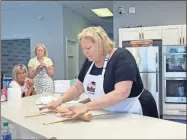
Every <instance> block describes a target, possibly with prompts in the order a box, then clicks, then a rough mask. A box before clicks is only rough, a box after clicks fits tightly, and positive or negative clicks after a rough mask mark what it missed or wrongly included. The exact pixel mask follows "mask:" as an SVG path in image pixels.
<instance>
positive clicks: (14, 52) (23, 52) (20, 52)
mask: <svg viewBox="0 0 187 140" xmlns="http://www.w3.org/2000/svg"><path fill="white" fill-rule="evenodd" d="M1 55H2V56H1V67H2V71H3V74H4V76H5V77H11V76H12V68H13V66H14V65H16V64H25V65H26V66H27V64H28V62H29V60H30V58H31V56H30V39H12V40H1Z"/></svg>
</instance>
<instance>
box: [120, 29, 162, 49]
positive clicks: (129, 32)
mask: <svg viewBox="0 0 187 140" xmlns="http://www.w3.org/2000/svg"><path fill="white" fill-rule="evenodd" d="M161 31H162V30H161V28H160V27H159V26H157V27H140V28H121V29H119V47H122V41H131V40H145V39H161V38H162V33H161Z"/></svg>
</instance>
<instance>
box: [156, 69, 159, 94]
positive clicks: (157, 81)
mask: <svg viewBox="0 0 187 140" xmlns="http://www.w3.org/2000/svg"><path fill="white" fill-rule="evenodd" d="M158 78H159V76H158V73H156V93H158V86H159V79H158Z"/></svg>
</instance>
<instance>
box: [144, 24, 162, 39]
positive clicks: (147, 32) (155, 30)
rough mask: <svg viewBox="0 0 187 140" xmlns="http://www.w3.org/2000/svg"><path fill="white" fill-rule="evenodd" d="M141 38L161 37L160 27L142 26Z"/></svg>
mask: <svg viewBox="0 0 187 140" xmlns="http://www.w3.org/2000/svg"><path fill="white" fill-rule="evenodd" d="M141 39H162V29H161V27H159V26H156V27H142V33H141Z"/></svg>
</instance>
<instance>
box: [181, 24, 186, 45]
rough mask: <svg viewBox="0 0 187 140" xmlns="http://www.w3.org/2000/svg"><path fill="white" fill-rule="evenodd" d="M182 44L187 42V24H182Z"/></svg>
mask: <svg viewBox="0 0 187 140" xmlns="http://www.w3.org/2000/svg"><path fill="white" fill-rule="evenodd" d="M182 44H186V25H182Z"/></svg>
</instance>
